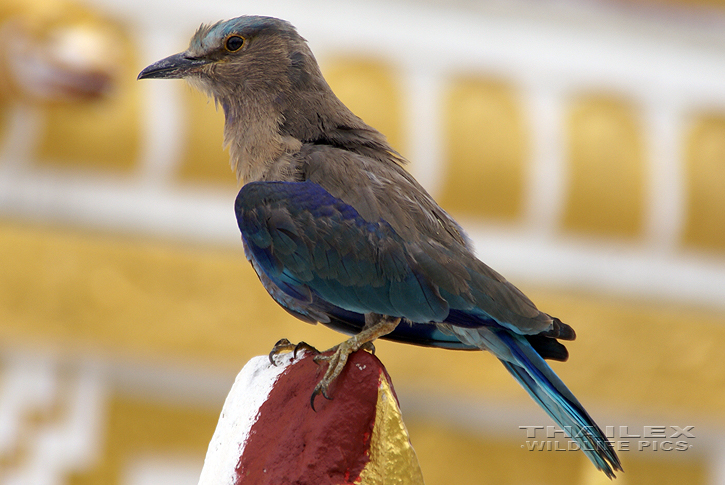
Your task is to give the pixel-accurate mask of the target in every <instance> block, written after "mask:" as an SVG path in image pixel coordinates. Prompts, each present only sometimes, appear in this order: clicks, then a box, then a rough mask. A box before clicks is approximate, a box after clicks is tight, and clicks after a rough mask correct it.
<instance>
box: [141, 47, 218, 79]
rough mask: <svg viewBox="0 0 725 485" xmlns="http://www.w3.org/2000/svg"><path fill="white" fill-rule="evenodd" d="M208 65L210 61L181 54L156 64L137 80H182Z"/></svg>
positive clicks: (149, 67)
mask: <svg viewBox="0 0 725 485" xmlns="http://www.w3.org/2000/svg"><path fill="white" fill-rule="evenodd" d="M208 63H209V60H208V59H201V58H194V57H190V56H189V55H188V54H187V53H186V52H180V53H179V54H174V55H173V56H169V57H167V58H166V59H161V60H160V61H158V62H154V63H153V64H151V65H150V66H148V67H147V68H146V69H144V70H143V71H141V72H140V73H139V75H138V78H137V79H181V78H183V77H185V76H187V75H189V74H190V73H192V72H193V71H194V70H196V69H198V68H199V67H201V66H203V65H205V64H208Z"/></svg>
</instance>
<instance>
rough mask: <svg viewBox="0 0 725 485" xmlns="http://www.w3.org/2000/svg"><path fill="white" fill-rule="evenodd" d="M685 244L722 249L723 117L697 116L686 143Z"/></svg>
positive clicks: (724, 213) (724, 208)
mask: <svg viewBox="0 0 725 485" xmlns="http://www.w3.org/2000/svg"><path fill="white" fill-rule="evenodd" d="M685 160H686V164H685V167H686V174H687V179H686V180H687V182H686V183H687V185H686V187H687V206H686V214H687V222H686V224H685V230H684V234H683V239H684V242H685V244H687V245H691V246H695V247H699V248H705V249H714V250H720V251H722V250H723V249H725V115H723V114H720V115H710V116H703V117H700V118H699V119H698V120H697V121H696V122H695V123H694V125H693V127H692V129H691V130H690V132H689V134H688V137H687V144H686V154H685Z"/></svg>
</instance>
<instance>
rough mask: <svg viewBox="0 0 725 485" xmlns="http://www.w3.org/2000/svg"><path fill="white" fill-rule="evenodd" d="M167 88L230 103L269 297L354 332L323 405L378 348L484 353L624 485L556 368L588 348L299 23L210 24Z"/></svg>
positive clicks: (242, 217) (232, 145) (164, 70)
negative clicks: (422, 178) (448, 208)
mask: <svg viewBox="0 0 725 485" xmlns="http://www.w3.org/2000/svg"><path fill="white" fill-rule="evenodd" d="M152 78H157V79H185V80H186V81H188V82H189V83H190V84H191V85H192V86H194V87H196V88H198V89H199V90H201V91H202V92H204V93H206V94H207V95H208V96H209V97H210V98H213V99H214V101H215V103H216V104H217V106H221V107H222V109H223V111H224V117H225V126H224V143H225V146H228V147H229V155H230V163H231V166H232V169H233V171H234V172H235V173H236V175H237V177H238V179H240V180H241V182H242V183H241V189H240V190H239V193H238V195H237V197H236V200H235V204H234V210H235V214H236V219H237V223H238V226H239V229H240V231H241V236H242V244H243V247H244V253H245V256H246V258H247V259H248V260H249V262H250V263H251V265H252V267H253V268H254V271H255V272H256V274H257V276H258V277H259V280H260V282H261V283H262V285H263V286H264V288H265V289H266V290H267V292H268V293H269V294H270V295H271V297H272V298H273V299H274V300H275V301H276V302H277V303H278V304H279V305H280V306H281V307H282V308H283V309H285V310H286V311H287V312H289V313H291V314H292V315H294V316H295V317H297V318H298V319H300V320H303V321H306V322H310V323H321V324H323V325H326V326H328V327H330V328H332V329H334V330H337V331H339V332H342V333H345V334H348V335H350V338H348V339H347V340H345V341H343V342H342V343H341V344H339V345H337V346H336V347H333V349H331V350H332V351H333V352H332V353H331V354H324V353H322V354H318V355H317V356H316V357H315V358H316V359H318V361H328V367H327V370H326V372H325V374H324V377H323V378H322V379H321V380H320V381H319V383H318V384H317V386H316V387H315V389H314V391H313V393H312V398H311V405H312V407H313V409H314V400H315V397H316V396H317V395H319V394H322V395H323V397H325V398H328V399H330V396H329V392H328V391H329V386H330V384H331V383H332V382H333V381H334V380H335V378H336V377H337V376H338V375H339V374H340V372H341V371H342V369H343V368H344V366H345V363H346V362H347V358H348V355H349V354H350V353H352V352H355V351H357V350H359V349H361V348H368V349H371V348H372V342H373V341H374V340H375V339H377V338H384V339H389V340H393V341H397V342H403V343H408V344H415V345H420V346H426V347H437V348H445V349H456V350H485V351H489V352H491V353H492V354H493V355H495V356H496V357H497V358H498V359H499V360H500V361H501V363H502V364H503V365H504V367H505V368H506V369H507V370H508V371H509V372H510V373H511V375H512V376H513V377H514V378H515V379H516V380H517V381H518V382H519V384H521V386H523V388H524V389H525V390H526V391H527V392H528V393H529V395H530V396H531V397H532V398H533V399H534V401H535V402H537V403H538V404H539V405H540V406H541V407H542V408H543V409H544V411H546V413H547V414H549V416H551V418H553V420H554V421H555V422H556V423H557V424H558V425H559V426H560V427H561V429H563V430H566V431H567V433H568V434H569V435H570V437H571V438H572V439H574V440H575V441H576V442H577V443H578V444H579V446H580V448H581V449H582V450H583V451H584V453H585V454H586V456H587V457H588V458H589V459H590V460H591V461H592V463H593V464H594V465H595V466H596V468H598V469H599V470H601V471H603V472H604V473H605V474H606V475H607V476H608V477H609V478H614V477H615V473H614V472H615V471H622V466H621V463H620V461H619V458H618V456H617V454H616V452H615V451H614V449H613V446H612V444H611V443H610V442H609V441H608V440H607V438H606V437H605V435H604V433H603V432H602V430H601V429H600V428H599V426H598V425H597V424H596V423H595V422H594V420H593V419H592V418H591V417H590V416H589V414H588V413H587V411H586V410H585V409H584V407H583V406H582V405H581V404H580V403H579V401H578V400H577V399H576V397H574V395H573V394H572V392H571V391H570V390H569V389H568V388H567V387H566V385H565V384H564V383H563V382H562V381H561V379H559V377H558V376H557V375H556V374H555V373H554V371H553V370H552V369H551V367H549V365H548V364H547V363H546V361H545V359H552V360H557V361H565V360H567V358H568V351H567V349H566V347H565V346H564V345H563V344H562V343H561V342H559V340H564V341H569V340H574V338H575V336H576V335H575V332H574V330H573V329H572V328H571V327H570V326H569V325H567V324H565V323H563V322H562V321H561V320H559V319H558V318H555V317H552V316H550V315H548V314H547V313H544V312H542V311H540V310H539V309H538V308H537V307H536V306H535V305H534V303H533V302H532V301H531V300H530V299H529V298H528V297H527V296H525V295H524V294H523V293H522V292H521V291H520V290H519V289H518V288H516V287H515V286H514V285H513V284H511V283H510V282H509V281H508V280H506V279H505V278H504V277H503V276H501V275H500V274H499V273H497V272H496V271H494V270H493V269H491V268H490V267H489V266H487V265H486V264H485V263H483V262H482V261H481V260H479V259H478V258H477V257H476V255H475V254H474V248H473V245H472V243H471V241H470V240H469V238H468V237H467V236H466V234H465V232H464V231H463V229H462V228H461V226H460V225H459V224H458V223H457V222H456V221H455V220H454V219H453V218H452V217H451V216H450V215H448V213H446V212H445V211H444V210H443V209H442V208H441V207H440V206H439V205H438V203H436V201H435V200H434V199H433V198H432V197H431V196H430V195H429V194H428V192H426V190H425V189H424V188H423V187H422V186H421V185H420V184H419V183H418V182H417V181H416V180H415V178H414V177H413V176H412V175H411V174H410V173H409V172H408V171H406V170H405V168H404V166H405V164H406V163H407V161H406V159H405V158H404V157H403V156H402V155H400V154H399V153H398V152H397V151H396V150H394V149H393V148H392V147H391V145H390V144H389V143H388V141H387V139H386V138H385V136H384V135H383V134H381V133H380V132H379V131H377V130H375V129H374V128H372V127H371V126H369V125H367V124H366V123H365V122H364V121H363V120H362V119H360V118H359V117H357V116H356V115H355V114H353V113H352V112H351V111H350V110H349V109H348V108H347V107H346V106H345V105H344V104H343V103H342V102H341V101H340V100H339V99H338V98H337V96H336V95H335V94H334V93H333V91H332V89H331V88H330V86H329V85H328V84H327V82H326V81H325V79H324V77H323V75H322V73H321V71H320V68H319V65H318V63H317V61H316V59H315V57H314V55H313V53H312V51H311V49H310V48H309V46H308V44H307V41H306V40H305V39H304V38H303V37H302V36H301V35H300V34H299V33H298V32H297V30H296V29H295V27H294V26H293V25H292V24H290V23H289V22H287V21H285V20H281V19H277V18H273V17H263V16H241V17H237V18H233V19H230V20H225V21H219V22H217V23H213V24H202V25H201V26H200V27H199V29H198V30H197V31H196V32H195V33H194V35H193V37H192V38H191V41H190V44H189V47H188V49H187V50H185V51H183V52H180V53H178V54H175V55H171V56H169V57H167V58H165V59H162V60H160V61H158V62H155V63H153V64H151V65H150V66H148V67H146V68H145V69H143V70H142V71H141V73H140V74H139V75H138V79H152ZM288 345H291V344H289V342H287V341H286V340H282V341H280V343H278V346H279V348H285V347H286V346H288ZM273 352H274V350H273Z"/></svg>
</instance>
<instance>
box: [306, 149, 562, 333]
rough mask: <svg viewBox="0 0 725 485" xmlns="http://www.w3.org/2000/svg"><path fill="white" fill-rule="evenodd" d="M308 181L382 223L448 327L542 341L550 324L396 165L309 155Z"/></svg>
mask: <svg viewBox="0 0 725 485" xmlns="http://www.w3.org/2000/svg"><path fill="white" fill-rule="evenodd" d="M304 159H305V163H306V173H305V176H306V177H307V178H308V179H309V180H310V181H313V182H315V183H317V184H319V185H320V186H321V187H323V188H324V189H325V190H326V191H327V192H328V193H329V194H331V195H332V196H333V197H335V198H337V199H339V200H341V201H342V202H344V203H345V204H347V205H349V206H351V207H354V208H355V210H357V211H358V213H359V214H360V215H361V216H362V217H363V218H364V219H366V220H368V221H374V220H383V221H385V222H386V224H387V225H388V226H389V227H390V228H391V229H392V230H393V231H394V233H395V234H396V235H397V236H398V240H399V241H400V243H402V245H403V248H402V249H403V251H404V254H405V256H406V258H407V261H408V262H409V264H410V265H411V267H412V268H413V269H414V270H415V273H416V275H418V276H419V277H422V278H423V279H424V280H425V281H426V282H428V283H429V284H431V285H433V286H434V287H435V288H436V290H437V292H438V293H439V294H440V296H441V297H442V298H443V299H444V300H446V302H448V304H449V307H450V309H451V310H454V311H452V312H451V315H450V320H449V321H448V322H449V323H451V324H453V325H459V326H477V325H491V324H496V323H498V324H500V325H503V326H505V327H507V328H509V329H510V330H513V331H514V332H517V333H520V334H528V335H531V334H538V333H540V332H544V331H547V330H549V329H550V328H551V326H552V323H553V319H552V318H551V317H550V316H549V315H547V314H546V313H543V312H541V311H539V310H538V309H537V308H536V306H535V305H534V303H533V302H532V301H531V300H530V299H529V298H528V297H526V295H524V294H523V293H522V292H521V291H520V290H519V289H518V288H516V287H515V286H514V285H512V284H511V283H510V282H508V281H507V280H506V279H505V278H504V277H503V276H501V275H500V274H498V273H497V272H496V271H494V270H493V269H491V268H490V267H488V266H487V265H486V264H484V263H483V262H481V261H480V260H479V259H478V258H476V256H475V255H474V253H473V250H472V247H471V245H470V244H469V242H468V240H467V239H466V237H465V235H464V233H463V230H462V229H461V228H460V227H459V226H458V224H457V223H456V222H455V221H454V220H453V219H452V218H451V217H450V216H449V215H448V214H447V213H446V212H445V211H444V210H443V209H441V208H440V206H438V204H437V203H436V202H435V201H434V200H433V198H432V197H431V196H430V195H428V193H427V192H426V191H425V189H423V188H422V187H421V186H420V185H419V184H418V183H417V182H416V181H415V179H414V178H413V177H412V176H411V175H410V174H408V173H407V172H406V171H405V170H404V169H403V168H402V167H400V165H399V164H397V163H393V162H391V163H387V164H385V163H380V162H379V161H372V160H370V159H369V158H367V157H363V156H358V155H355V154H350V153H349V152H345V151H344V150H339V149H336V148H334V147H329V146H326V147H320V146H316V147H313V148H309V149H308V150H307V151H306V152H304Z"/></svg>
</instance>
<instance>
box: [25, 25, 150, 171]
mask: <svg viewBox="0 0 725 485" xmlns="http://www.w3.org/2000/svg"><path fill="white" fill-rule="evenodd" d="M103 28H105V29H106V30H107V34H108V36H109V38H110V39H109V44H110V45H112V46H113V50H112V51H111V52H109V53H108V55H109V56H114V57H115V58H116V60H115V62H114V64H115V65H116V66H118V72H117V73H116V74H115V76H114V80H115V83H116V84H114V89H113V90H112V91H111V92H110V93H108V95H107V96H105V97H104V98H102V99H99V100H95V101H88V102H78V103H72V104H71V103H63V104H55V105H50V106H48V107H47V109H46V111H45V117H46V119H45V130H44V132H43V135H42V139H41V141H40V144H39V147H38V150H37V153H36V157H37V161H38V163H39V164H41V165H46V166H54V167H74V168H76V167H82V168H91V169H103V170H109V169H110V170H114V171H130V170H131V169H132V168H134V165H135V162H136V160H137V158H138V156H139V153H140V144H141V129H142V126H141V119H142V116H141V92H140V88H139V85H138V83H137V82H136V75H137V74H138V71H139V69H140V67H139V66H140V64H139V62H138V59H137V54H136V46H135V45H134V43H133V42H132V40H131V37H130V34H129V33H128V32H126V31H125V30H123V28H122V27H121V26H118V25H115V24H112V23H110V22H106V23H104V24H103Z"/></svg>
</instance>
